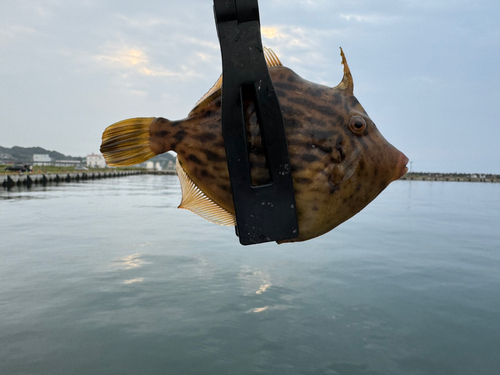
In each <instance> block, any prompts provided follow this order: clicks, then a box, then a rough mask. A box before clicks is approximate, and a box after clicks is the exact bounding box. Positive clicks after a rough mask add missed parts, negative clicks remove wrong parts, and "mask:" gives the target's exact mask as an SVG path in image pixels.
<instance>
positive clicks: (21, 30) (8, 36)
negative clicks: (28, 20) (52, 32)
mask: <svg viewBox="0 0 500 375" xmlns="http://www.w3.org/2000/svg"><path fill="white" fill-rule="evenodd" d="M35 33H37V31H36V30H35V29H34V28H32V27H28V26H24V25H4V26H2V27H1V28H0V45H1V44H7V43H10V42H12V41H14V40H15V39H17V38H19V37H21V36H22V35H26V34H35Z"/></svg>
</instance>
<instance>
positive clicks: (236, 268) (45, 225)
mask: <svg viewBox="0 0 500 375" xmlns="http://www.w3.org/2000/svg"><path fill="white" fill-rule="evenodd" d="M179 202H180V189H179V186H178V182H177V178H176V177H175V176H132V177H124V178H119V179H108V180H101V181H93V182H92V181H89V182H82V183H70V184H61V185H59V186H49V187H47V188H40V187H34V188H32V189H30V190H27V189H20V190H17V189H13V190H11V191H7V190H5V189H0V374H2V375H4V374H6V375H7V374H9V375H10V374H23V375H28V374H47V375H48V374H51V375H53V374H65V375H66V374H92V375H94V374H174V375H175V374H182V375H190V374H197V375H200V374H211V375H212V374H213V375H222V374H291V375H293V374H308V375H309V374H310V375H312V374H318V375H319V374H342V375H344V374H345V375H348V374H349V375H357V374H363V375H368V374H370V375H387V374H398V375H400V374H403V375H404V374H439V375H446V374H464V375H465V374H467V375H468V374H488V375H492V374H499V373H500V230H499V228H500V184H484V183H483V184H481V183H476V184H474V183H454V182H410V181H398V182H395V183H393V184H392V185H391V186H390V187H389V188H388V189H387V190H386V191H384V192H383V193H382V195H381V196H380V197H379V198H377V199H376V200H375V201H374V202H373V203H371V204H370V206H368V207H367V208H366V209H365V210H363V211H362V212H361V213H360V214H358V215H357V216H356V217H354V218H353V219H351V220H350V221H348V222H346V223H344V224H343V225H341V226H340V227H338V228H337V229H335V230H334V231H332V232H330V233H328V234H326V235H324V236H322V237H320V238H318V239H315V240H312V241H308V242H305V243H300V244H292V245H290V244H288V245H286V244H285V245H279V246H278V245H276V244H265V245H258V246H250V247H243V246H240V245H239V244H238V241H237V238H236V237H235V236H234V230H233V229H232V228H223V227H218V226H216V225H213V224H210V223H208V222H206V221H204V220H203V219H201V218H198V217H197V216H195V215H194V214H192V213H190V212H188V211H185V210H178V209H177V208H176V207H177V205H178V203H179Z"/></svg>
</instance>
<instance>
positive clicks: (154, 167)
mask: <svg viewBox="0 0 500 375" xmlns="http://www.w3.org/2000/svg"><path fill="white" fill-rule="evenodd" d="M146 169H148V170H155V171H161V164H160V162H158V161H157V162H156V163H155V162H154V161H147V162H146Z"/></svg>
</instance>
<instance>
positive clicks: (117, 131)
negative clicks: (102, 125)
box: [101, 117, 156, 167]
mask: <svg viewBox="0 0 500 375" xmlns="http://www.w3.org/2000/svg"><path fill="white" fill-rule="evenodd" d="M154 119H155V118H154V117H138V118H131V119H128V120H123V121H120V122H117V123H115V124H113V125H110V126H108V127H107V128H106V130H104V133H103V134H102V143H101V152H102V154H103V156H104V158H105V159H106V163H108V165H110V166H112V167H125V166H127V165H134V164H139V163H142V162H144V161H146V160H148V159H151V158H152V157H153V156H156V154H155V153H154V152H153V151H152V150H151V146H150V143H149V125H151V123H152V122H153V121H154Z"/></svg>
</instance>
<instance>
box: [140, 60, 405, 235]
mask: <svg viewBox="0 0 500 375" xmlns="http://www.w3.org/2000/svg"><path fill="white" fill-rule="evenodd" d="M269 72H270V75H271V78H272V80H273V83H274V86H275V88H276V93H277V95H278V97H279V100H280V104H281V108H282V111H283V117H284V123H285V129H286V136H287V141H288V148H289V155H290V163H291V170H292V176H293V183H294V189H295V194H296V201H297V215H298V219H299V233H300V234H299V237H298V238H297V239H295V240H299V241H300V240H304V239H308V238H311V237H314V236H317V235H319V234H322V233H324V232H326V231H329V230H331V229H332V228H333V227H335V226H336V225H338V224H340V223H341V222H343V221H345V220H347V219H348V218H349V217H351V216H352V215H354V214H355V213H357V212H358V211H359V210H361V209H362V208H363V207H364V206H365V205H366V204H368V203H369V202H370V201H371V200H372V199H373V198H374V197H375V196H376V195H378V194H379V193H380V191H381V190H383V188H385V187H386V186H387V185H388V184H389V183H390V181H392V180H393V179H394V176H395V175H396V174H397V173H395V172H394V171H393V170H394V167H395V164H397V162H398V161H394V160H396V159H398V158H399V156H398V153H399V151H397V150H396V149H395V148H394V147H392V146H391V145H390V144H389V143H388V142H387V141H385V139H384V138H383V137H382V136H381V135H380V133H379V132H378V130H377V129H376V127H375V125H374V124H373V122H372V121H371V120H370V119H369V117H368V115H366V112H365V111H364V109H363V108H362V107H361V105H360V104H359V102H358V101H357V100H356V98H355V97H354V96H353V94H352V92H349V91H348V90H340V89H334V88H329V87H327V86H323V85H319V84H314V83H311V82H309V81H306V80H304V79H302V78H301V77H299V76H298V75H297V74H295V73H294V72H293V71H291V70H290V69H288V68H286V67H273V68H269ZM220 108H221V98H220V90H219V91H217V92H216V93H214V94H213V95H211V97H209V98H208V99H206V100H205V102H204V104H203V108H195V110H193V111H192V112H191V114H190V115H189V117H187V118H186V119H184V120H181V121H177V122H171V121H168V120H166V119H163V118H157V119H156V120H155V121H154V122H153V123H152V124H151V126H150V145H151V149H152V150H153V151H154V152H155V153H157V154H159V153H162V152H165V151H168V150H173V151H175V152H177V154H178V157H179V159H180V160H181V162H182V166H183V168H184V170H185V171H186V173H187V174H188V175H189V176H190V178H191V179H192V180H193V181H194V183H195V184H196V185H197V186H198V187H200V189H202V190H203V191H204V192H205V193H206V194H207V196H209V197H210V199H212V200H213V201H214V202H215V203H217V204H218V205H220V206H221V207H223V208H224V209H226V210H227V211H229V212H234V207H233V202H232V196H231V192H230V183H229V174H228V169H227V164H226V155H225V149H224V139H223V136H222V130H221V125H220V124H221V112H220ZM244 113H245V117H246V120H247V124H249V128H248V129H247V132H248V133H249V138H248V140H249V144H250V150H251V152H250V155H249V160H250V164H251V169H252V184H254V185H259V184H262V183H266V182H269V173H268V170H267V163H266V159H265V155H264V150H263V148H262V145H261V144H260V143H259V142H260V129H259V125H258V121H257V116H256V113H255V108H254V106H253V104H252V103H251V102H249V101H248V100H246V101H245V103H244ZM353 114H356V115H358V116H361V117H363V118H364V119H365V121H366V122H367V129H366V131H365V133H364V134H362V135H356V134H353V133H352V131H351V130H350V129H349V127H348V126H347V124H348V123H349V119H350V117H351V116H352V115H353ZM353 153H356V155H357V156H356V160H354V161H353V162H352V164H353V167H352V168H353V169H354V168H355V170H353V171H347V172H348V173H346V172H345V171H344V170H343V169H342V168H341V165H342V163H343V162H344V161H345V160H346V159H347V157H348V155H351V154H353ZM358 154H359V155H358ZM388 160H390V162H389V161H388ZM368 164H369V165H370V167H368ZM336 166H337V170H335V167H336ZM379 169H383V173H382V171H380V170H379ZM347 174H350V176H351V177H349V178H344V177H345V176H346V175H347ZM362 181H373V183H370V184H367V183H362ZM311 208H312V209H311ZM333 212H335V214H334V215H332V213H333Z"/></svg>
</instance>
